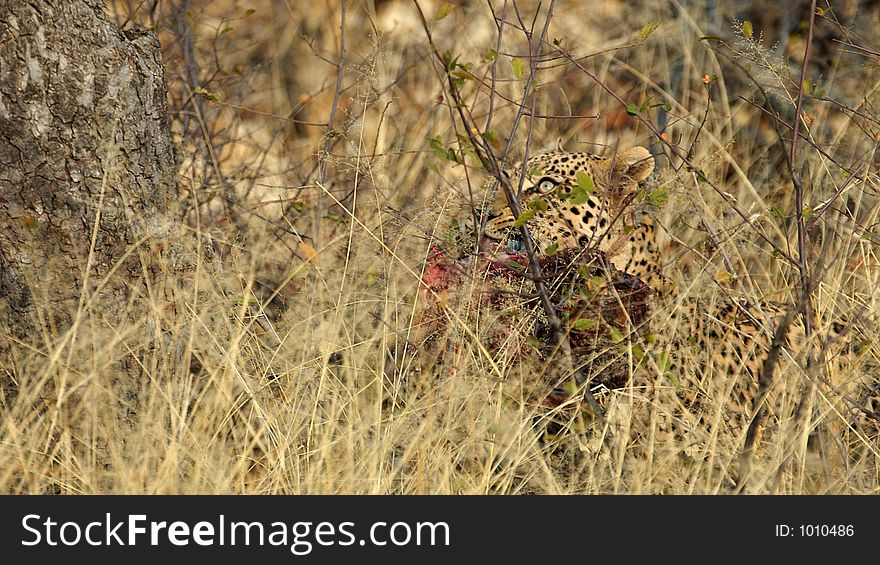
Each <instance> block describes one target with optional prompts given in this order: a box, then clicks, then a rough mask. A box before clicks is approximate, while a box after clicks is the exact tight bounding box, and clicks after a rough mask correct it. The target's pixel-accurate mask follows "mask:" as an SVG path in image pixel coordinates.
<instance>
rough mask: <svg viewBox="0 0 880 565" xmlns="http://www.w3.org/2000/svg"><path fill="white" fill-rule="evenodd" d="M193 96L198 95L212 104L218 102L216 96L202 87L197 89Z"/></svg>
mask: <svg viewBox="0 0 880 565" xmlns="http://www.w3.org/2000/svg"><path fill="white" fill-rule="evenodd" d="M193 94H198V95H199V96H201V97H202V98H204V99H205V100H210V101H211V102H216V101H217V100H218V98H217V95H216V94H214V93H213V92H210V91H208V90H206V89H205V88H204V87H201V86H200V87H198V88H196V89H195V90H193Z"/></svg>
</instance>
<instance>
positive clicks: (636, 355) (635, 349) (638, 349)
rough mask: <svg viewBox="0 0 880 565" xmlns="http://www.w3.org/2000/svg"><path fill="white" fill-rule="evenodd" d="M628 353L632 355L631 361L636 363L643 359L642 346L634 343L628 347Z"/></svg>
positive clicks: (643, 351)
mask: <svg viewBox="0 0 880 565" xmlns="http://www.w3.org/2000/svg"><path fill="white" fill-rule="evenodd" d="M629 351H630V353H632V356H633V359H635V360H636V361H641V360H642V359H644V358H645V350H644V349H642V346H641V345H639V344H637V343H634V344H632V345H631V346H630V347H629Z"/></svg>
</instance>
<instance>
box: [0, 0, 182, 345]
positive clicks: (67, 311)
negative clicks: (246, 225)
mask: <svg viewBox="0 0 880 565" xmlns="http://www.w3.org/2000/svg"><path fill="white" fill-rule="evenodd" d="M175 185H176V167H175V161H174V155H173V148H172V143H171V137H170V132H169V126H168V117H167V100H166V83H165V74H164V70H163V67H162V62H161V55H160V51H159V43H158V40H157V39H156V37H155V35H154V34H152V33H147V32H131V31H124V32H123V31H120V30H119V29H118V28H117V27H116V26H115V25H113V24H112V23H111V22H110V21H109V20H108V18H107V16H106V14H105V7H104V4H103V2H102V1H101V0H57V1H49V0H31V1H27V2H25V1H22V0H2V1H0V322H2V325H3V326H6V328H7V331H9V332H11V333H13V334H18V336H17V337H19V338H21V337H26V334H28V333H31V332H33V331H34V330H35V329H38V330H39V333H43V332H44V331H45V329H46V328H49V329H50V330H53V331H56V332H57V331H63V330H64V329H65V328H66V327H68V326H69V324H70V322H71V320H72V319H73V313H74V312H76V309H77V308H78V305H79V304H80V299H81V296H87V297H88V296H90V293H92V292H95V291H96V289H98V285H99V283H101V281H102V280H104V279H105V278H106V277H107V275H108V274H111V273H112V277H111V279H112V280H113V281H114V282H112V283H111V284H107V285H104V286H102V287H101V288H100V289H98V290H99V291H100V292H101V297H102V300H103V299H104V298H105V295H106V298H107V301H106V306H109V307H111V308H112V307H113V306H112V304H113V303H114V298H119V297H122V296H124V295H125V293H126V283H125V281H126V280H131V279H127V277H129V276H133V277H139V276H140V275H142V267H141V265H140V263H139V262H138V254H137V253H133V254H132V253H128V254H127V255H126V252H127V251H130V250H131V249H132V246H133V245H134V244H135V243H136V242H139V241H143V240H144V239H145V238H149V237H153V236H160V237H161V236H162V235H163V230H164V226H165V224H166V222H165V220H164V218H165V216H164V212H165V211H166V209H167V207H168V205H169V203H170V201H171V198H172V194H173V191H174V190H175ZM114 266H118V268H117V269H116V270H114ZM87 273H88V275H87ZM84 283H85V284H84ZM0 327H2V326H0ZM3 339H4V337H3V336H0V341H3Z"/></svg>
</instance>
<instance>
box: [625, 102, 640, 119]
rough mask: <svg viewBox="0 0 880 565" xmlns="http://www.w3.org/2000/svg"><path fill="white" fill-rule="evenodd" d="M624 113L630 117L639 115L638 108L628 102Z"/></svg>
mask: <svg viewBox="0 0 880 565" xmlns="http://www.w3.org/2000/svg"><path fill="white" fill-rule="evenodd" d="M626 113H627V114H629V115H630V116H638V115H639V107H638V106H636V105H635V104H633V103H632V102H630V103H629V104H627V105H626Z"/></svg>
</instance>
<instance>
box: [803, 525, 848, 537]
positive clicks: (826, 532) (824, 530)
mask: <svg viewBox="0 0 880 565" xmlns="http://www.w3.org/2000/svg"><path fill="white" fill-rule="evenodd" d="M799 529H800V534H801V536H803V537H806V538H811V537H831V536H844V537H852V536H854V535H855V528H854V527H853V525H852V524H801V525H800V526H799Z"/></svg>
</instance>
